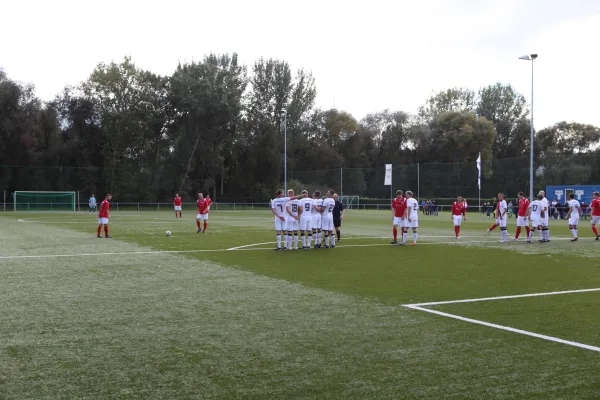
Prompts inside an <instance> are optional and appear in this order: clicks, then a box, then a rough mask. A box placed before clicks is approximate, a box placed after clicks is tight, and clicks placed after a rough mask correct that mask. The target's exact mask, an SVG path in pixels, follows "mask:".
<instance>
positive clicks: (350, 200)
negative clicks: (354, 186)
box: [340, 195, 360, 210]
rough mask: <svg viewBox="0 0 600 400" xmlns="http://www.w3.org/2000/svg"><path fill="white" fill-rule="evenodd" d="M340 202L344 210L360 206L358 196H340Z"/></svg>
mask: <svg viewBox="0 0 600 400" xmlns="http://www.w3.org/2000/svg"><path fill="white" fill-rule="evenodd" d="M340 201H341V202H342V204H343V205H344V208H346V209H350V210H352V209H353V208H358V206H359V205H360V196H358V195H352V196H340Z"/></svg>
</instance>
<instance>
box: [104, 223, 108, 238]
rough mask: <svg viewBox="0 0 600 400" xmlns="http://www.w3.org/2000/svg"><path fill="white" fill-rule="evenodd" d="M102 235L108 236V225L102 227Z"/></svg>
mask: <svg viewBox="0 0 600 400" xmlns="http://www.w3.org/2000/svg"><path fill="white" fill-rule="evenodd" d="M104 234H105V235H106V236H108V225H104Z"/></svg>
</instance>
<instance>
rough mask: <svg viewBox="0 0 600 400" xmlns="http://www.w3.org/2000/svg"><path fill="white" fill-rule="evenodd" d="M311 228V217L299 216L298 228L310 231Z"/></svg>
mask: <svg viewBox="0 0 600 400" xmlns="http://www.w3.org/2000/svg"><path fill="white" fill-rule="evenodd" d="M311 229H312V217H310V216H309V217H305V218H302V217H300V230H301V231H310V230H311Z"/></svg>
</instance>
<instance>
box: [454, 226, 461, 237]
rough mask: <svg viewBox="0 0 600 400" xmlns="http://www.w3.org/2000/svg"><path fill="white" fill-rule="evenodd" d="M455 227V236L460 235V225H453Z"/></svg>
mask: <svg viewBox="0 0 600 400" xmlns="http://www.w3.org/2000/svg"><path fill="white" fill-rule="evenodd" d="M455 228H456V236H458V235H460V226H455Z"/></svg>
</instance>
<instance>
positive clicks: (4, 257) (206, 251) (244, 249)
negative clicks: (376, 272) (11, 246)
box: [0, 241, 488, 260]
mask: <svg viewBox="0 0 600 400" xmlns="http://www.w3.org/2000/svg"><path fill="white" fill-rule="evenodd" d="M487 242H488V241H472V242H463V243H487ZM262 244H275V242H265V243H255V244H252V245H246V246H240V247H238V248H235V247H233V248H228V249H198V250H148V251H129V252H113V253H76V254H39V255H14V256H0V260H18V259H40V258H61V257H94V256H122V255H130V254H132V255H135V254H185V253H210V252H213V253H214V252H225V251H251V250H269V251H272V250H273V249H271V248H263V247H261V248H248V247H251V246H259V245H262ZM438 244H446V243H434V242H425V243H420V244H419V246H423V245H438ZM378 246H389V247H394V246H392V245H390V244H387V243H370V244H346V245H338V246H336V247H335V248H336V249H343V248H346V247H378ZM399 247H412V246H409V245H407V246H399Z"/></svg>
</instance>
